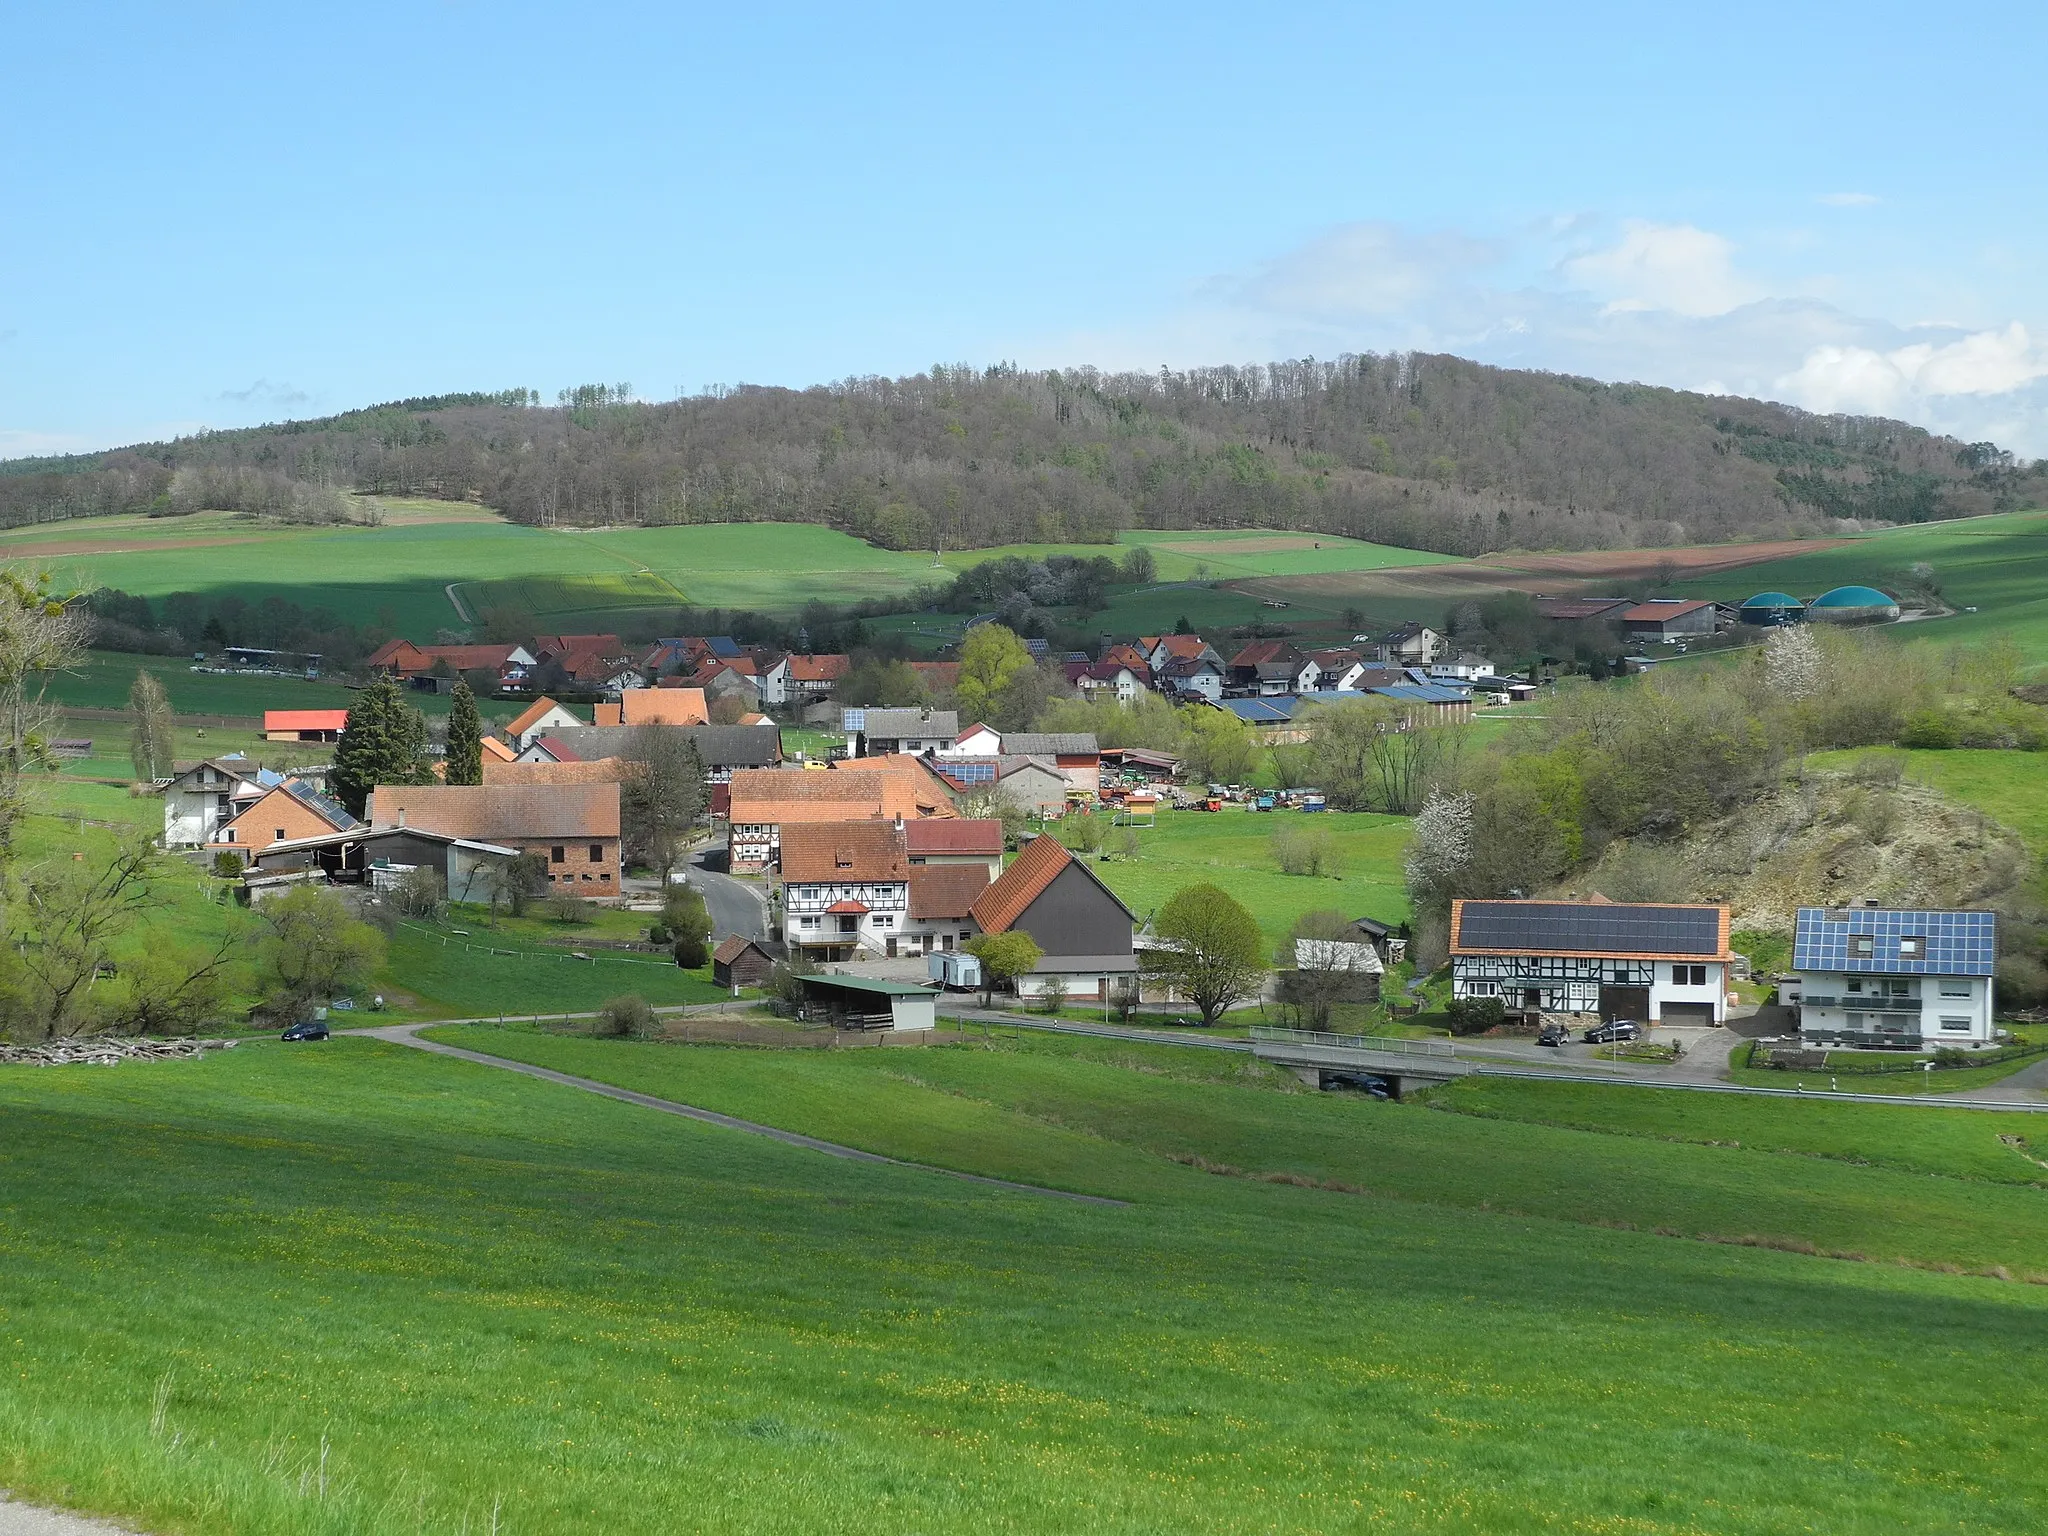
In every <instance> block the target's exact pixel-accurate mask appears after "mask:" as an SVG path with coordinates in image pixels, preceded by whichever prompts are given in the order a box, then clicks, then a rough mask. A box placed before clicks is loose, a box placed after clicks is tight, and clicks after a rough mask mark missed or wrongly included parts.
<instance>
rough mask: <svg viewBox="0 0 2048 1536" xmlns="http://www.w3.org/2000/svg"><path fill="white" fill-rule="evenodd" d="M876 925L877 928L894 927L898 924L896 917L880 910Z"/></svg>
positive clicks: (876, 916) (876, 915) (876, 917)
mask: <svg viewBox="0 0 2048 1536" xmlns="http://www.w3.org/2000/svg"><path fill="white" fill-rule="evenodd" d="M875 926H876V927H877V928H894V927H895V926H896V919H895V918H893V917H891V916H889V915H888V914H887V913H886V912H879V913H877V914H875Z"/></svg>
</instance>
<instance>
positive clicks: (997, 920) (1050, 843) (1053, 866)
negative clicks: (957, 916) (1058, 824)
mask: <svg viewBox="0 0 2048 1536" xmlns="http://www.w3.org/2000/svg"><path fill="white" fill-rule="evenodd" d="M1073 862H1074V856H1073V855H1072V854H1070V853H1068V852H1067V850H1066V849H1064V848H1062V847H1061V846H1060V844H1059V840H1058V839H1057V838H1052V837H1034V838H1033V839H1032V840H1031V841H1030V842H1028V843H1026V844H1025V845H1024V846H1023V848H1022V849H1021V850H1019V852H1018V854H1017V857H1016V858H1015V859H1013V860H1012V861H1011V862H1010V867H1009V868H1008V869H1006V870H1004V871H1003V873H1002V876H1001V877H1000V878H999V879H998V880H996V882H995V883H994V884H993V885H991V886H990V887H989V888H988V889H987V890H986V891H984V892H982V893H981V895H980V896H979V897H978V898H977V899H976V900H975V903H974V905H973V907H972V908H970V909H969V910H971V911H972V912H973V914H974V920H975V921H976V922H977V923H979V924H981V931H982V932H983V933H1005V932H1007V931H1008V930H1009V927H1010V924H1012V923H1014V922H1015V921H1017V919H1018V918H1020V917H1022V916H1023V915H1024V910H1025V908H1027V907H1029V906H1030V905H1031V903H1033V902H1034V901H1036V900H1038V898H1039V897H1040V896H1043V895H1044V894H1045V888H1046V887H1047V886H1049V885H1051V884H1052V883H1053V881H1054V880H1056V879H1057V878H1058V877H1059V873H1060V871H1061V870H1063V869H1065V868H1066V867H1067V866H1068V865H1069V864H1071V863H1073Z"/></svg>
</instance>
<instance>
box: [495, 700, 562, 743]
mask: <svg viewBox="0 0 2048 1536" xmlns="http://www.w3.org/2000/svg"><path fill="white" fill-rule="evenodd" d="M561 707H562V706H561V705H559V704H557V703H556V702H555V701H554V700H553V699H535V700H534V701H533V702H532V703H531V704H529V705H527V706H526V708H524V709H522V710H521V711H520V712H519V713H518V714H517V715H516V716H514V717H513V720H512V723H511V724H510V725H508V726H506V727H505V730H506V732H507V733H508V734H510V735H513V736H517V735H519V734H521V733H522V732H523V731H525V730H526V729H527V727H529V726H532V725H537V724H539V723H540V717H541V716H542V715H544V714H546V713H547V712H548V711H549V710H551V709H560V708H561Z"/></svg>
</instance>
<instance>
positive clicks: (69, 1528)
mask: <svg viewBox="0 0 2048 1536" xmlns="http://www.w3.org/2000/svg"><path fill="white" fill-rule="evenodd" d="M133 1529H134V1527H133V1526H126V1525H109V1524H107V1523H106V1522H105V1521H103V1520H88V1519H86V1518H85V1516H83V1515H67V1514H64V1513H63V1512H62V1511H59V1510H54V1509H37V1508H36V1507H35V1506H34V1505H33V1504H16V1503H15V1502H14V1501H13V1500H12V1499H10V1498H9V1497H8V1496H7V1491H6V1490H5V1489H0V1536H125V1533H126V1532H129V1531H132V1530H133Z"/></svg>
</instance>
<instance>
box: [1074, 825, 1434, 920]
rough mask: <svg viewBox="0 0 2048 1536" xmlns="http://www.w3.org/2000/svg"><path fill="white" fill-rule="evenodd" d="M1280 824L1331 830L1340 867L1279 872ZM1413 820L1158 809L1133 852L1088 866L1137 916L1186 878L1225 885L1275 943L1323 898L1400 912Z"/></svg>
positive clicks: (1374, 913) (1348, 908)
mask: <svg viewBox="0 0 2048 1536" xmlns="http://www.w3.org/2000/svg"><path fill="white" fill-rule="evenodd" d="M1281 827H1300V828H1320V829H1322V830H1324V831H1326V832H1327V833H1328V834H1329V836H1330V839H1331V841H1332V842H1333V844H1334V845H1335V847H1336V850H1337V873H1336V876H1335V877H1334V878H1333V877H1331V876H1327V875H1324V876H1309V875H1286V874H1282V873H1281V872H1280V866H1279V864H1278V862H1277V861H1276V860H1275V859H1274V857H1273V834H1274V833H1275V832H1276V831H1278V830H1279V829H1280V828H1281ZM1408 829H1409V819H1408V818H1407V817H1406V816H1380V815H1374V814H1371V813H1366V812H1357V813H1353V812H1345V811H1325V812H1321V813H1318V814H1316V815H1309V814H1307V813H1305V812H1301V811H1273V812H1269V813H1266V814H1262V815H1254V814H1252V813H1251V812H1249V811H1247V810H1245V809H1244V807H1242V806H1231V807H1229V808H1227V809H1225V810H1221V811H1171V810H1162V811H1160V812H1159V815H1158V825H1157V826H1153V827H1139V828H1137V829H1136V831H1137V834H1138V846H1139V856H1138V857H1137V858H1136V859H1134V860H1124V859H1111V860H1109V861H1107V862H1105V863H1095V864H1091V865H1090V866H1089V867H1090V868H1091V869H1093V870H1094V871H1095V873H1097V874H1098V875H1100V876H1101V877H1102V879H1103V882H1104V883H1105V884H1106V885H1108V886H1109V888H1110V889H1111V890H1113V891H1115V892H1116V893H1117V895H1118V896H1120V897H1122V898H1123V901H1124V904H1125V905H1126V906H1128V907H1129V908H1130V909H1131V910H1132V911H1133V912H1135V913H1136V914H1137V915H1138V917H1139V918H1141V919H1142V918H1144V917H1145V916H1146V915H1147V914H1148V913H1151V912H1154V911H1156V910H1157V909H1158V908H1159V907H1161V906H1163V905H1164V904H1165V902H1166V899H1167V898H1168V897H1169V896H1171V895H1172V894H1173V893H1174V892H1175V891H1177V890H1179V889H1180V888H1181V887H1182V886H1184V885H1192V884H1194V883H1196V882H1197V881H1209V882H1211V883H1213V884H1216V885H1220V886H1222V887H1223V888H1224V889H1225V890H1227V891H1229V892H1230V893H1231V894H1232V895H1233V896H1235V897H1236V898H1237V899H1238V900H1239V901H1241V902H1243V903H1244V904H1245V905H1246V906H1247V907H1249V908H1250V909H1251V911H1252V915H1253V916H1255V917H1256V918H1258V920H1259V926H1260V928H1261V929H1263V930H1264V931H1265V934H1266V939H1267V942H1268V943H1270V944H1277V943H1279V941H1280V940H1281V939H1282V938H1284V937H1286V934H1287V930H1288V929H1289V928H1291V927H1293V926H1294V920H1295V919H1296V918H1297V917H1299V916H1301V914H1302V913H1304V912H1313V911H1316V910H1318V909H1320V908H1324V907H1335V908H1340V909H1342V910H1343V912H1344V913H1345V915H1346V916H1348V917H1374V918H1378V919H1379V920H1380V921H1382V922H1388V923H1398V922H1401V921H1402V920H1404V919H1405V918H1406V917H1407V916H1408V897H1407V890H1406V886H1405V884H1404V878H1403V875H1402V872H1401V855H1402V851H1403V850H1404V849H1405V848H1406V847H1407V846H1408ZM1112 835H1114V834H1112Z"/></svg>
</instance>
